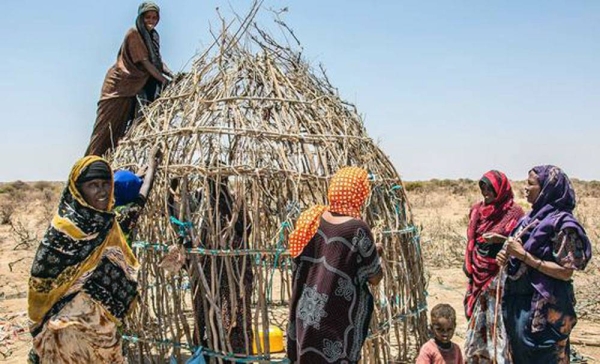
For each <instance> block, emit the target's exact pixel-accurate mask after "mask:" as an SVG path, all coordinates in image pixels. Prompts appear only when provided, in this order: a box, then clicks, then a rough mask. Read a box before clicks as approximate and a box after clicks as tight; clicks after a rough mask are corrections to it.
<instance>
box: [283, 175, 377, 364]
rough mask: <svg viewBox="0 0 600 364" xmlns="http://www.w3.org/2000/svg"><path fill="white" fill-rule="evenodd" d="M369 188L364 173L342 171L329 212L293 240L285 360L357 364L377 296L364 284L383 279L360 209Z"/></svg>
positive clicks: (314, 216)
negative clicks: (290, 295)
mask: <svg viewBox="0 0 600 364" xmlns="http://www.w3.org/2000/svg"><path fill="white" fill-rule="evenodd" d="M370 191H371V186H370V183H369V180H368V174H367V171H365V170H364V169H362V168H357V167H346V168H342V169H341V170H339V171H338V172H337V173H336V174H335V175H334V176H333V178H332V179H331V182H330V185H329V190H328V193H327V197H328V199H329V205H328V206H324V205H317V206H314V207H312V208H310V209H308V210H306V211H305V212H304V213H302V215H300V218H299V219H298V222H297V223H296V229H295V230H294V231H293V232H292V233H291V234H290V238H289V248H290V253H291V255H292V257H293V259H294V274H293V277H294V278H293V283H292V284H293V286H292V297H291V303H290V318H289V326H288V332H287V354H288V357H289V359H290V360H292V361H293V362H301V363H333V362H336V363H337V362H346V363H357V362H358V361H359V359H360V353H361V348H362V345H363V343H364V341H365V339H366V337H367V333H368V329H369V322H370V320H371V314H372V313H373V307H374V306H373V296H372V295H371V292H370V291H369V288H368V286H367V282H369V283H371V284H374V285H375V284H378V283H379V281H380V280H381V278H382V277H383V272H382V270H381V263H380V257H379V250H380V249H381V245H379V244H375V243H374V241H373V236H372V235H371V231H370V229H369V227H368V226H367V224H366V223H365V222H364V221H363V220H361V209H362V207H363V205H364V203H365V201H366V200H367V197H368V196H369V193H370Z"/></svg>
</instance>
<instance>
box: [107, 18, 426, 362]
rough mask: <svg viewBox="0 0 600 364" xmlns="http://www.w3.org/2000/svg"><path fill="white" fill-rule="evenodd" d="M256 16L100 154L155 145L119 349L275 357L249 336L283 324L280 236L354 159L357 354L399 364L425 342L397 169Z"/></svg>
mask: <svg viewBox="0 0 600 364" xmlns="http://www.w3.org/2000/svg"><path fill="white" fill-rule="evenodd" d="M256 11H257V9H256V8H254V9H253V10H252V13H251V14H250V16H249V17H248V18H246V19H244V20H242V21H240V23H241V26H240V27H239V30H238V31H236V32H233V33H232V32H229V31H228V29H229V28H227V27H225V29H224V30H223V31H222V33H221V34H220V35H219V36H218V37H217V38H216V41H215V43H214V44H213V45H212V46H211V47H210V48H209V49H208V50H207V51H206V52H205V53H204V54H202V55H201V56H199V57H198V58H197V59H195V61H194V62H193V65H192V67H191V71H190V73H188V74H186V75H185V76H183V77H182V78H181V79H180V80H178V81H177V82H175V83H173V84H172V85H171V86H170V87H169V88H168V90H167V91H166V92H165V93H163V95H162V96H161V97H160V98H159V99H158V100H157V101H155V102H154V103H153V104H152V105H150V106H149V107H148V108H146V109H145V110H144V117H143V119H141V120H139V121H138V122H137V123H135V124H134V125H133V127H132V128H131V130H130V131H129V133H128V134H127V136H126V137H125V138H124V139H123V140H122V141H121V142H120V144H119V146H118V148H117V149H116V150H115V152H114V154H113V155H112V159H113V165H114V166H115V167H133V166H141V165H144V164H145V163H146V162H147V158H148V153H149V151H150V150H151V149H152V146H154V145H155V144H157V143H160V144H161V145H162V151H163V158H162V160H161V162H160V165H159V167H158V172H157V174H156V178H155V182H154V187H153V191H152V194H151V196H150V198H149V200H148V201H147V204H146V207H145V214H144V216H143V218H142V220H141V221H140V223H139V225H138V229H137V235H136V239H134V242H133V246H134V250H135V251H136V254H137V256H138V258H139V260H140V262H141V268H140V273H139V283H140V287H139V288H140V291H141V299H140V304H139V306H138V308H136V310H135V312H134V313H133V315H132V319H131V320H130V322H129V324H128V328H127V332H126V333H125V335H124V338H125V339H126V340H127V341H129V342H130V344H129V350H128V351H129V355H130V358H131V359H132V361H133V362H153V363H156V362H158V363H160V362H164V361H165V360H166V358H168V357H169V356H170V355H172V356H174V357H175V358H178V359H179V360H180V362H181V360H182V359H181V358H182V355H183V354H185V353H186V352H185V351H183V350H181V349H190V350H191V351H195V348H198V347H202V348H203V350H204V354H205V355H206V357H207V358H213V359H211V360H213V361H220V362H230V361H231V360H234V359H238V361H241V362H250V361H251V360H254V361H266V362H269V361H274V362H276V361H279V362H282V361H285V354H282V353H280V354H277V353H274V351H276V350H277V349H280V348H277V346H280V342H278V340H277V338H273V340H272V341H270V342H269V341H268V340H262V341H261V339H260V338H259V337H260V336H261V335H263V334H264V336H268V332H269V327H270V326H278V327H280V328H281V329H282V330H283V331H285V328H286V322H287V315H288V302H289V298H290V290H291V283H290V279H291V278H290V277H291V260H290V257H289V253H288V251H287V235H288V233H289V232H290V231H291V230H292V229H293V226H294V223H295V221H296V219H297V217H298V215H299V213H300V212H301V211H302V210H304V209H305V208H306V207H309V206H312V205H314V204H316V203H326V190H327V182H328V179H329V178H330V177H331V176H332V175H333V174H334V173H335V172H336V171H337V170H338V169H339V168H341V167H343V166H348V165H355V166H361V167H364V168H365V169H367V170H368V171H369V173H370V178H371V180H372V186H373V190H372V194H371V197H370V199H369V202H368V206H367V207H366V213H365V215H364V216H365V219H366V221H367V223H368V224H369V225H370V226H371V227H372V231H373V234H374V237H375V239H376V241H378V242H381V243H383V245H384V249H385V253H384V256H385V276H384V279H383V281H382V283H381V284H380V285H379V286H378V287H376V288H372V290H373V294H374V296H375V302H376V305H375V306H376V307H375V314H374V317H373V319H372V321H371V326H370V336H369V339H368V340H367V342H366V343H365V345H364V349H363V356H362V357H363V361H364V362H367V363H392V362H399V363H404V362H407V363H408V362H411V361H412V360H413V358H414V356H415V354H416V351H417V349H418V346H419V345H420V344H421V343H422V342H423V341H424V340H425V337H426V297H425V286H426V282H425V280H424V275H423V264H422V258H421V255H420V247H419V235H418V230H417V229H416V228H415V226H414V225H413V223H412V217H411V212H410V207H409V204H408V202H407V199H406V195H405V192H404V189H403V188H402V182H401V180H400V177H399V175H398V173H397V171H396V170H395V169H394V166H393V165H392V164H391V163H390V161H389V159H388V158H387V157H386V155H385V154H384V153H383V152H382V151H381V150H380V149H379V148H378V146H377V145H376V144H375V143H374V142H373V140H372V139H371V138H369V136H368V135H367V133H366V130H365V127H364V125H363V122H362V120H361V118H360V116H359V115H358V113H357V111H356V109H355V107H354V106H353V105H351V104H348V103H346V102H344V101H343V100H342V99H341V98H340V97H339V96H338V94H337V91H336V90H335V88H334V87H332V86H331V85H330V83H329V81H328V80H327V78H326V76H325V75H324V74H323V75H322V76H317V75H315V74H314V73H313V72H312V70H311V68H310V67H309V65H308V64H307V63H305V62H304V61H303V60H302V58H301V57H300V54H299V53H298V52H296V51H294V50H293V49H291V48H290V47H289V46H286V47H282V46H280V45H278V44H277V43H276V42H275V41H274V40H273V39H272V38H271V37H270V36H269V35H268V34H267V33H265V32H263V31H261V30H260V29H259V28H257V27H256V26H255V25H253V24H252V19H253V16H254V14H255V12H256ZM167 268H170V269H167ZM179 268H180V269H179Z"/></svg>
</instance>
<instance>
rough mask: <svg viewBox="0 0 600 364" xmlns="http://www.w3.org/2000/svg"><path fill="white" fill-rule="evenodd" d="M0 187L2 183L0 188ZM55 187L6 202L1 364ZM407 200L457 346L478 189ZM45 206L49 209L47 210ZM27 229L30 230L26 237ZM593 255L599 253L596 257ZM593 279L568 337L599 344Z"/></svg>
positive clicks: (21, 359) (432, 296) (591, 272)
mask: <svg viewBox="0 0 600 364" xmlns="http://www.w3.org/2000/svg"><path fill="white" fill-rule="evenodd" d="M38 187H42V186H38ZM1 188H2V185H0V191H1ZM427 188H432V190H427ZM58 191H60V186H57V185H53V186H50V187H48V186H46V187H45V188H31V187H30V188H29V189H27V190H26V191H24V192H22V193H19V194H18V196H17V197H18V198H17V199H14V200H11V201H10V202H11V203H13V204H15V205H16V206H17V209H16V211H14V213H13V214H12V216H11V219H12V221H13V225H14V226H15V227H16V231H15V229H14V228H11V226H10V225H9V224H6V223H4V224H0V362H6V363H25V362H26V359H25V358H26V355H27V352H28V350H29V348H30V340H29V335H28V334H27V327H26V325H27V319H26V309H27V301H26V287H27V277H28V273H29V268H30V266H31V261H32V259H33V254H34V253H35V247H36V245H37V243H38V241H39V238H40V237H41V236H42V234H43V232H44V230H45V228H46V226H47V221H48V220H47V218H48V216H49V215H50V214H51V213H52V209H53V207H54V206H56V197H57V195H58ZM6 196H7V194H6V193H4V194H2V193H0V214H1V213H2V211H3V209H4V208H5V207H4V206H5V205H4V204H5V202H6V201H7V200H6ZM409 198H410V200H411V202H412V205H413V213H414V214H415V220H416V222H417V224H419V225H421V226H422V228H423V242H422V243H423V251H424V257H425V261H426V265H427V267H428V269H427V271H428V274H429V275H430V277H429V278H430V280H429V289H428V292H429V296H428V305H429V307H433V305H435V304H437V303H440V302H445V303H449V304H451V305H452V306H453V307H455V309H456V310H457V313H458V327H457V332H456V336H455V341H456V342H457V343H458V344H461V345H462V343H463V340H464V334H465V329H466V321H465V319H464V316H463V315H462V299H463V294H464V287H465V284H466V281H465V277H464V275H463V273H462V271H461V269H460V260H461V255H462V247H463V246H464V245H463V244H464V242H463V241H462V240H461V239H464V227H465V224H466V218H465V217H466V214H467V211H468V206H469V205H470V204H471V203H472V202H474V201H475V200H476V199H477V193H476V191H474V190H473V189H472V188H471V189H469V188H467V189H466V190H465V189H464V188H457V187H456V186H455V187H452V188H450V189H448V188H445V187H439V188H438V187H435V188H433V187H431V186H427V185H426V186H425V189H421V190H413V191H411V192H409ZM586 201H587V202H586ZM520 202H521V203H523V201H520ZM598 202H600V201H599V200H598V198H597V197H590V199H589V200H585V199H584V200H583V201H582V202H580V204H583V205H586V204H587V205H589V206H600V204H598ZM48 206H52V207H50V208H48ZM590 208H591V207H590ZM597 208H598V209H600V207H597ZM581 212H582V211H580V213H581ZM583 213H584V215H583V218H582V217H581V216H580V218H582V220H585V222H586V223H587V224H588V225H592V226H591V228H590V227H588V225H586V228H588V233H590V231H592V233H591V234H593V235H594V238H595V241H598V236H597V234H598V233H597V232H598V231H600V226H598V225H600V223H599V220H600V218H599V217H597V216H600V214H597V215H596V214H595V213H596V211H591V210H590V211H584V212H583ZM1 217H2V216H1V215H0V218H1ZM19 233H20V235H19ZM26 233H29V237H28V236H26ZM28 238H31V242H30V244H29V245H27V244H25V243H27V240H28ZM20 243H23V244H20ZM19 244H20V245H19ZM15 247H16V249H15ZM597 252H598V249H597V247H596V253H597ZM597 257H598V255H596V259H597ZM598 277H600V274H599V273H598V265H597V264H596V265H592V266H591V267H590V268H589V269H588V270H587V271H586V272H585V273H580V274H577V276H576V279H575V285H576V287H577V291H578V297H579V300H580V306H582V305H581V303H582V302H583V303H584V304H585V305H583V308H581V310H580V311H581V312H580V316H583V317H581V319H580V322H579V324H578V325H577V327H576V328H575V330H574V333H573V336H572V338H573V339H574V341H576V342H595V343H596V344H597V345H598V344H600V317H599V315H600V312H598V310H599V307H600V306H599V302H598V297H599V295H600V284H599V280H598ZM582 312H583V314H582ZM575 347H576V349H577V351H578V352H580V353H581V354H583V355H585V356H586V357H587V358H588V360H589V361H590V362H600V347H598V346H586V345H575Z"/></svg>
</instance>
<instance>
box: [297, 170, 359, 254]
mask: <svg viewBox="0 0 600 364" xmlns="http://www.w3.org/2000/svg"><path fill="white" fill-rule="evenodd" d="M370 192H371V184H370V182H369V178H368V173H367V171H366V170H364V169H362V168H359V167H344V168H342V169H340V170H339V171H338V172H337V173H336V174H335V175H334V176H333V177H332V178H331V182H330V184H329V189H328V190H327V198H328V199H329V206H326V205H316V206H313V207H311V208H310V209H308V210H306V211H304V212H303V213H302V214H301V215H300V217H299V218H298V222H297V223H296V229H294V231H293V232H292V233H291V234H290V237H289V241H290V243H289V247H290V253H291V255H292V257H297V256H298V255H300V253H302V250H304V247H305V246H306V244H308V242H309V241H310V239H312V237H313V236H314V235H315V234H316V233H317V230H318V228H319V221H320V218H321V215H323V213H324V212H325V211H331V212H335V213H339V214H343V215H347V216H352V217H354V218H357V219H360V218H361V209H362V207H363V205H364V203H365V201H366V199H367V197H368V196H369V193H370Z"/></svg>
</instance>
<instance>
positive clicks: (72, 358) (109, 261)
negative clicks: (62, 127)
mask: <svg viewBox="0 0 600 364" xmlns="http://www.w3.org/2000/svg"><path fill="white" fill-rule="evenodd" d="M113 203H114V199H113V175H112V170H111V169H110V166H109V165H108V163H107V162H106V161H105V160H103V159H102V158H100V157H96V156H89V157H85V158H83V159H81V160H79V161H78V162H77V163H76V164H75V165H74V166H73V169H72V170H71V174H70V175H69V181H68V184H67V187H66V188H65V190H64V192H63V194H62V197H61V200H60V202H59V205H58V210H57V214H56V216H55V217H54V219H53V220H52V223H51V225H50V227H49V228H48V231H47V232H46V234H45V236H44V239H43V240H42V242H41V244H40V245H39V247H38V250H37V252H36V255H35V258H34V261H33V264H32V267H31V277H30V279H29V295H28V304H29V307H28V311H29V318H30V319H31V321H32V322H33V324H32V326H31V334H32V336H33V353H32V355H31V356H30V360H31V361H32V362H37V361H39V362H40V363H123V362H124V359H123V354H122V348H121V335H120V334H119V328H120V327H121V325H122V323H123V319H124V318H125V316H126V315H127V313H128V312H129V311H130V309H131V307H132V304H133V302H134V301H135V300H136V298H137V296H138V292H137V283H136V276H137V270H138V266H139V265H138V262H137V260H136V258H135V256H134V255H133V253H132V251H131V250H130V249H129V247H128V245H127V242H126V241H125V237H124V234H123V231H122V230H121V227H120V226H119V224H118V223H117V221H116V219H115V215H114V213H113V212H111V209H112V206H113Z"/></svg>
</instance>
